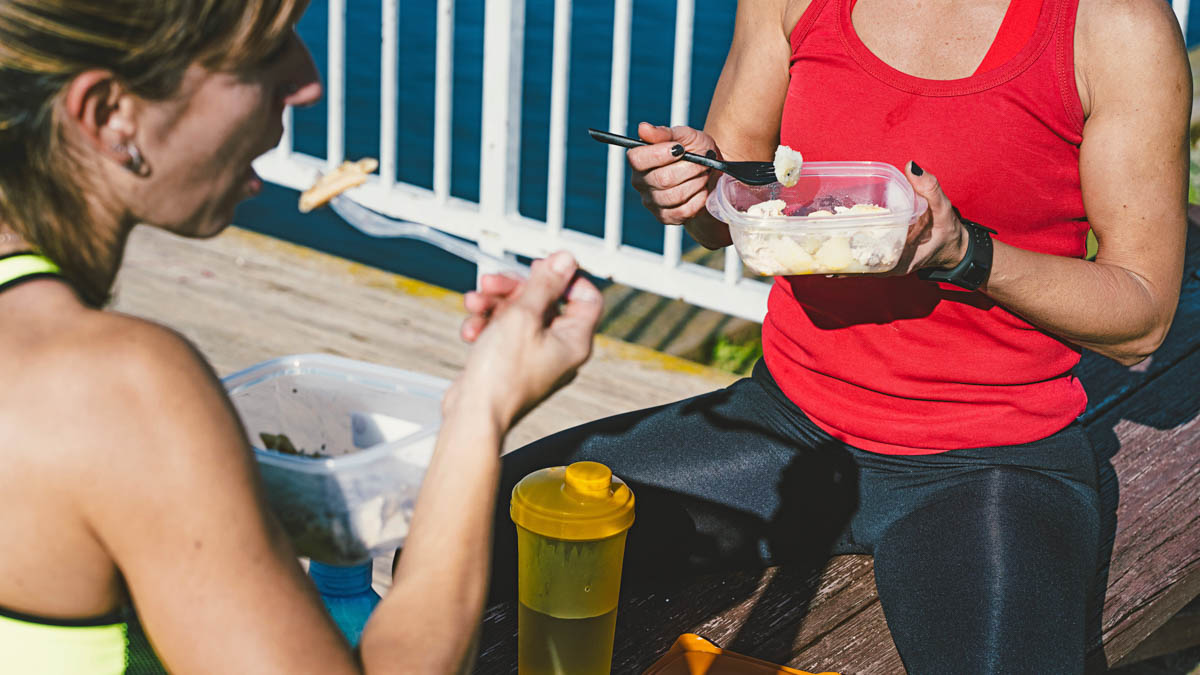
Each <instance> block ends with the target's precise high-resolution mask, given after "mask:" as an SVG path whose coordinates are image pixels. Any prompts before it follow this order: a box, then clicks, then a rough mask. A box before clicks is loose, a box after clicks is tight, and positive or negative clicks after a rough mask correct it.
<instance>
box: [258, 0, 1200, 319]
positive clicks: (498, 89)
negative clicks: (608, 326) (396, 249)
mask: <svg viewBox="0 0 1200 675" xmlns="http://www.w3.org/2000/svg"><path fill="white" fill-rule="evenodd" d="M328 2H329V21H328V26H329V41H328V48H329V54H328V73H327V80H328V81H327V83H326V91H327V100H328V119H327V125H328V130H327V137H326V152H325V155H326V156H325V157H324V158H319V157H314V156H312V155H307V154H302V153H298V152H296V151H295V150H294V149H293V139H292V130H291V126H292V125H291V114H290V111H289V112H288V114H287V115H286V116H285V126H286V127H287V129H286V131H285V133H284V137H283V139H282V140H281V141H280V144H279V146H278V147H277V148H276V149H275V150H273V151H272V152H271V153H268V154H267V155H265V156H263V157H262V158H260V159H259V161H258V162H256V164H255V166H256V168H257V169H258V171H259V173H261V174H262V175H263V176H264V178H265V179H266V180H269V181H272V182H274V183H278V184H280V185H284V186H286V187H290V188H293V189H297V190H302V189H305V188H307V187H308V186H309V185H311V183H312V181H313V179H314V178H315V175H316V173H317V172H318V171H322V170H325V169H326V168H327V167H331V166H336V165H337V164H340V163H341V161H342V160H343V159H344V157H345V107H346V56H345V52H346V0H328ZM613 2H614V29H613V67H612V81H611V83H610V88H611V99H610V100H611V103H610V109H609V123H608V127H609V130H610V131H613V132H615V133H621V134H623V133H625V132H626V131H627V129H626V125H627V121H628V114H627V111H628V109H629V72H630V68H629V63H630V46H631V45H630V34H631V25H632V12H633V6H632V5H633V2H632V0H613ZM381 4H382V7H383V16H382V22H383V24H382V26H383V30H382V48H381V63H380V66H381V67H380V71H381V77H380V99H381V103H380V147H379V157H380V171H379V175H378V176H375V177H372V178H371V180H370V182H368V184H367V185H366V186H364V187H363V188H362V189H361V190H360V191H359V192H358V193H357V195H356V197H357V198H358V200H359V201H360V202H361V203H362V204H363V205H365V206H367V207H369V208H371V209H374V210H376V211H379V212H381V213H385V214H387V215H389V216H391V217H393V218H399V219H404V220H411V221H414V222H418V223H423V224H427V225H432V226H434V227H437V228H438V229H441V230H444V231H446V232H449V233H451V234H454V235H457V236H460V237H465V238H467V239H472V240H474V241H476V242H478V244H479V246H480V247H481V248H483V249H484V250H486V251H488V252H490V253H493V254H499V255H511V254H519V255H524V256H530V257H541V256H544V255H546V254H548V253H549V252H551V251H553V250H555V249H558V248H567V249H570V250H571V251H572V252H573V253H574V254H575V256H576V257H577V258H578V259H579V261H580V263H581V264H582V265H583V267H584V268H585V269H587V270H588V271H589V272H591V273H593V274H595V275H597V276H601V277H607V278H610V279H612V280H613V281H616V282H618V283H623V284H627V285H629V286H633V287H635V288H639V289H643V290H647V291H650V292H653V293H657V294H659V295H664V296H667V297H671V298H680V299H682V300H684V301H686V302H689V303H691V304H694V305H697V306H700V307H705V308H708V309H713V310H717V311H720V312H723V313H726V314H731V315H734V316H739V317H742V318H745V319H750V320H752V321H761V320H762V318H763V316H764V315H765V314H766V297H767V291H768V289H769V284H767V283H765V282H763V281H759V280H753V279H747V278H745V277H744V276H743V275H742V266H741V261H740V260H739V259H738V256H737V253H736V252H735V251H734V250H733V248H732V247H729V248H728V249H727V250H726V257H725V265H724V270H723V271H720V270H713V269H709V268H706V267H703V266H700V265H696V264H693V263H688V262H684V261H682V260H681V250H682V228H678V227H667V228H664V232H665V234H664V240H663V253H662V254H658V253H656V252H653V251H649V250H646V249H641V248H636V247H633V246H629V245H627V244H625V243H624V242H623V239H622V232H623V213H622V203H623V196H624V194H625V190H626V189H627V186H626V179H625V157H624V151H623V150H621V149H620V148H616V147H610V148H608V163H607V192H606V198H605V207H604V234H603V236H602V237H596V236H593V235H589V234H585V233H582V232H578V231H575V230H572V229H569V228H567V227H564V222H563V219H564V216H563V214H564V204H565V190H566V170H565V169H566V160H567V158H566V126H567V92H568V86H569V82H570V62H569V55H570V51H571V14H572V5H573V2H572V0H555V5H554V6H555V17H554V33H553V59H552V66H551V95H550V130H549V131H550V142H549V176H548V177H549V179H548V182H547V195H546V220H545V221H539V220H536V219H533V218H529V217H526V216H524V215H521V214H520V213H519V212H518V210H517V197H518V191H519V189H520V186H519V185H518V181H519V176H520V172H519V170H518V169H519V159H520V142H521V138H520V129H521V112H522V111H521V88H522V54H523V51H524V37H525V35H524V24H525V0H488V2H487V3H486V10H485V11H486V13H485V17H484V21H485V23H484V66H483V68H484V72H483V110H484V111H486V112H485V114H484V115H483V129H482V147H481V157H480V176H479V201H478V202H472V201H469V200H464V199H460V198H458V197H454V196H452V195H451V194H450V166H451V161H452V155H451V152H450V149H451V143H452V140H453V139H452V138H451V125H450V123H451V102H452V100H453V96H452V95H453V90H452V86H453V82H452V74H453V42H454V8H455V7H454V0H437V42H436V50H435V51H436V59H437V62H436V65H435V88H434V91H435V94H434V96H435V108H434V110H435V112H434V157H433V189H432V190H428V189H425V188H422V187H419V186H416V185H412V184H410V183H405V182H398V181H397V180H396V172H397V159H398V158H397V151H396V148H397V143H396V141H397V138H396V134H397V128H396V122H397V115H398V110H397V91H396V81H397V77H396V75H397V73H396V68H397V41H398V24H399V12H400V2H399V0H382V2H381ZM1189 5H1190V0H1172V7H1173V9H1174V11H1175V14H1176V17H1177V18H1178V19H1179V22H1180V24H1181V25H1182V26H1184V27H1185V30H1186V26H1187V17H1188V9H1189ZM694 11H695V0H677V2H676V30H675V50H674V64H673V70H672V88H671V113H670V122H671V124H686V123H687V120H688V113H689V110H688V100H689V96H690V87H689V83H690V80H691V70H692V59H691V53H692V35H693V17H694Z"/></svg>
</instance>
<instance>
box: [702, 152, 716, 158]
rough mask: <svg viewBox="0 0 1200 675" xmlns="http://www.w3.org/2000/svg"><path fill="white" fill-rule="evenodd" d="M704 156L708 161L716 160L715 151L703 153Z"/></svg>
mask: <svg viewBox="0 0 1200 675" xmlns="http://www.w3.org/2000/svg"><path fill="white" fill-rule="evenodd" d="M704 156H705V157H707V158H709V159H716V158H717V151H716V150H709V151H708V152H706V153H704Z"/></svg>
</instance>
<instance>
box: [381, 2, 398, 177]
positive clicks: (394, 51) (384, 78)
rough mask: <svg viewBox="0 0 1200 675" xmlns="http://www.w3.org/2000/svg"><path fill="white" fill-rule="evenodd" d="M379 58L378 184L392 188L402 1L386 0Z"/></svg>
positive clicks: (383, 6) (383, 5) (382, 18)
mask: <svg viewBox="0 0 1200 675" xmlns="http://www.w3.org/2000/svg"><path fill="white" fill-rule="evenodd" d="M380 4H381V5H382V8H383V15H382V16H381V17H380V19H381V20H382V22H383V30H382V33H381V37H382V39H381V46H380V52H381V53H380V58H379V183H380V185H381V186H382V187H383V188H384V189H389V188H391V187H392V185H394V184H395V182H396V170H397V166H396V164H397V161H396V154H397V151H396V143H397V139H396V130H397V129H396V128H397V117H398V116H399V114H400V110H399V108H400V104H399V95H398V92H397V88H398V85H397V82H396V80H397V78H399V76H400V73H399V65H398V62H399V60H400V54H399V49H400V44H399V43H400V1H399V0H383V2H381V3H380Z"/></svg>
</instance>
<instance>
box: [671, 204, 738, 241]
mask: <svg viewBox="0 0 1200 675" xmlns="http://www.w3.org/2000/svg"><path fill="white" fill-rule="evenodd" d="M683 227H684V229H686V230H687V232H688V234H689V235H691V237H692V239H695V240H696V241H697V242H699V244H700V245H701V246H703V247H704V248H707V249H710V250H716V249H718V248H724V247H726V246H729V245H730V244H731V243H733V240H732V239H731V238H730V236H729V226H728V225H726V224H725V223H723V222H721V221H719V220H717V219H716V218H714V217H713V215H712V214H711V213H709V212H708V209H707V208H701V209H700V211H699V212H698V213H696V215H694V216H692V217H691V218H689V219H688V220H686V221H684V223H683Z"/></svg>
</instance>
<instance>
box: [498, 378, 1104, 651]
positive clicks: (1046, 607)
mask: <svg viewBox="0 0 1200 675" xmlns="http://www.w3.org/2000/svg"><path fill="white" fill-rule="evenodd" d="M584 459H587V460H594V461H598V462H603V463H604V464H606V465H608V466H609V467H610V468H612V470H613V472H614V473H615V474H616V475H617V476H620V477H621V478H622V479H624V480H625V481H626V482H628V483H629V484H630V487H631V488H632V489H633V492H634V495H635V498H636V499H637V517H636V521H635V523H634V526H633V528H632V529H631V530H630V533H629V540H628V544H627V548H626V561H625V568H624V572H623V585H624V586H625V588H626V589H629V588H638V587H641V586H644V585H648V584H661V583H663V582H664V580H668V579H671V578H675V579H678V578H679V577H680V576H681V574H682V573H689V572H690V573H701V572H708V571H715V570H720V569H729V568H747V567H761V566H764V565H779V564H782V565H805V566H807V567H808V568H810V569H812V570H816V569H819V568H820V567H821V565H822V564H824V562H825V560H826V559H827V558H828V557H829V556H830V555H835V554H840V553H869V554H872V555H874V557H875V581H876V586H877V588H878V592H879V599H880V602H881V604H882V607H883V610H884V615H885V617H886V618H887V622H888V628H889V629H890V630H891V633H892V638H893V639H894V641H895V643H896V648H897V649H898V650H899V652H900V656H901V657H902V658H903V660H904V664H905V667H906V668H907V669H908V671H909V672H910V673H918V674H924V673H952V674H955V675H961V674H963V673H972V674H980V673H1082V672H1083V668H1084V653H1085V648H1086V641H1087V636H1086V632H1087V628H1086V623H1087V615H1088V605H1089V600H1090V599H1091V593H1092V590H1093V587H1094V585H1095V581H1096V570H1097V566H1098V563H1099V561H1098V558H1099V550H1100V542H1099V539H1100V533H1099V530H1100V505H1099V497H1098V494H1097V478H1096V476H1097V470H1096V460H1095V458H1094V456H1093V454H1092V449H1091V445H1090V443H1089V442H1088V439H1087V436H1086V434H1085V433H1084V431H1083V430H1082V429H1081V428H1080V427H1079V425H1078V424H1075V425H1072V426H1070V427H1068V428H1066V429H1064V430H1063V431H1060V432H1059V433H1057V434H1055V435H1053V436H1050V437H1049V438H1046V439H1043V440H1041V441H1036V442H1034V443H1029V444H1026V445H1020V446H1008V447H994V448H978V449H969V450H956V451H951V452H945V453H940V454H935V455H918V456H897V455H882V454H878V453H871V452H866V451H863V450H859V449H857V448H853V447H850V446H848V445H846V444H845V443H842V442H841V441H838V440H836V439H834V438H833V437H831V436H830V435H829V434H827V433H825V432H824V431H822V430H821V429H820V428H819V427H817V426H816V425H814V424H813V423H812V421H811V420H809V419H808V417H807V416H805V415H804V413H803V412H801V411H800V409H799V408H797V407H796V406H795V405H794V404H793V403H792V402H791V401H789V400H788V399H787V398H786V397H785V396H784V395H783V393H782V392H781V391H780V390H779V387H778V386H777V385H776V383H775V381H774V380H773V379H772V378H771V375H770V373H769V372H768V371H767V369H766V367H765V366H764V365H763V364H762V363H761V362H760V363H759V365H758V366H757V367H756V368H755V371H754V374H753V375H752V376H751V377H749V378H745V379H742V380H740V381H738V382H736V383H734V384H733V385H732V386H730V387H728V388H726V389H722V390H719V391H715V392H712V393H709V394H705V395H703V396H698V397H695V398H691V399H687V400H684V401H679V402H677V403H673V404H669V405H665V406H660V407H657V408H651V409H648V410H642V411H637V412H632V413H626V414H624V415H617V416H615V417H610V418H607V419H602V420H599V421H596V422H593V423H590V424H585V425H582V426H579V427H576V428H574V429H569V430H567V431H564V432H561V433H559V434H555V435H553V436H550V437H548V438H545V439H542V440H541V441H538V442H536V443H533V444H530V445H528V446H526V447H524V448H521V449H520V450H517V451H515V452H513V453H511V454H509V455H507V456H506V457H505V458H504V469H503V476H502V482H501V492H500V495H501V496H500V500H501V503H500V508H498V509H497V523H496V553H495V558H494V560H495V574H494V579H493V591H494V594H493V598H494V599H500V598H511V597H513V596H514V595H515V582H516V578H515V574H516V573H515V562H516V552H515V544H514V534H513V532H514V528H513V525H512V523H511V521H509V520H508V498H509V496H510V495H511V492H512V487H513V485H515V484H516V482H517V481H518V480H520V479H521V478H522V477H523V476H525V475H526V474H527V473H529V472H530V471H533V470H536V469H539V468H542V467H546V466H555V465H562V464H568V463H570V462H574V461H578V460H584Z"/></svg>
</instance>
